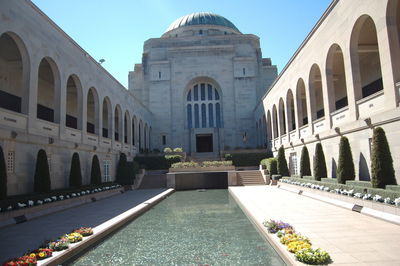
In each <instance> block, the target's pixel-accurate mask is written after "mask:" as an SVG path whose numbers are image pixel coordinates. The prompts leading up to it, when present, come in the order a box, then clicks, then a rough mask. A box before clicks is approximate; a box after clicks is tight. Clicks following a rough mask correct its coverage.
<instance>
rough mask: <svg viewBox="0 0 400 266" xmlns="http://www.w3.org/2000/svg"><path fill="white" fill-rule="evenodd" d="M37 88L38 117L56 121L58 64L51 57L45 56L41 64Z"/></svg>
mask: <svg viewBox="0 0 400 266" xmlns="http://www.w3.org/2000/svg"><path fill="white" fill-rule="evenodd" d="M38 73H39V77H38V88H37V118H39V119H42V120H46V121H49V122H56V117H55V107H56V102H57V101H56V78H57V75H58V73H57V70H56V65H55V63H54V61H53V60H51V59H50V58H43V59H42V61H41V62H40V65H39V71H38Z"/></svg>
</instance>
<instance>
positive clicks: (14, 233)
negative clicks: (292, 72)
mask: <svg viewBox="0 0 400 266" xmlns="http://www.w3.org/2000/svg"><path fill="white" fill-rule="evenodd" d="M165 190H166V189H146V190H133V191H128V192H126V193H124V194H120V195H116V196H112V197H110V198H106V199H103V200H99V201H96V202H93V203H89V204H85V205H81V206H79V207H76V208H71V209H68V210H64V211H61V212H56V213H53V214H50V215H46V216H42V217H40V218H37V219H34V220H31V221H27V222H25V223H21V224H17V225H12V226H7V227H3V228H0V239H1V241H0V263H2V262H4V261H5V260H7V259H9V258H12V257H18V256H21V255H22V254H23V253H25V252H28V251H30V250H32V249H35V248H37V247H39V245H40V244H41V243H42V242H43V241H44V240H46V239H54V238H58V237H59V236H60V235H62V234H65V233H69V232H71V230H72V229H74V228H77V227H81V226H87V227H96V226H98V225H100V224H102V223H104V222H106V221H107V220H110V219H111V218H113V217H115V216H117V215H119V214H121V213H123V212H125V211H127V210H129V209H131V208H133V207H135V206H137V205H139V204H140V203H142V202H144V201H146V200H148V199H150V198H152V197H154V196H156V195H158V194H160V193H161V192H163V191H165Z"/></svg>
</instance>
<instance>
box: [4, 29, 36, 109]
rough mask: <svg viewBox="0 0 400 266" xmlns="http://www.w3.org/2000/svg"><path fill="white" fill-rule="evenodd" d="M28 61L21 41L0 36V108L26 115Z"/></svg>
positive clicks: (9, 35)
mask: <svg viewBox="0 0 400 266" xmlns="http://www.w3.org/2000/svg"><path fill="white" fill-rule="evenodd" d="M29 75H30V59H29V55H28V52H27V49H26V46H25V44H24V42H23V41H22V39H21V38H20V37H19V36H18V35H17V34H15V33H13V32H5V33H3V34H1V35H0V77H2V78H1V79H0V88H1V89H0V108H4V109H7V110H10V111H14V112H18V113H22V114H26V115H27V114H28V101H29V99H28V97H29V96H28V95H29Z"/></svg>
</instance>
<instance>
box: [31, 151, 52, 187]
mask: <svg viewBox="0 0 400 266" xmlns="http://www.w3.org/2000/svg"><path fill="white" fill-rule="evenodd" d="M33 180H34V181H33V183H34V184H33V191H34V192H38V193H42V192H44V193H47V192H50V191H51V180H50V170H49V162H48V160H47V154H46V152H45V150H43V149H40V150H39V152H38V154H37V158H36V167H35V176H34V178H33Z"/></svg>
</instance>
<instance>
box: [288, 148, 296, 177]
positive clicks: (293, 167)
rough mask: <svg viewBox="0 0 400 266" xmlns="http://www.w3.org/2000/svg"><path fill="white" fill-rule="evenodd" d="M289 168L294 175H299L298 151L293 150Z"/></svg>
mask: <svg viewBox="0 0 400 266" xmlns="http://www.w3.org/2000/svg"><path fill="white" fill-rule="evenodd" d="M289 170H290V173H291V174H292V175H297V174H298V173H297V153H296V152H292V153H290V155H289Z"/></svg>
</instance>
